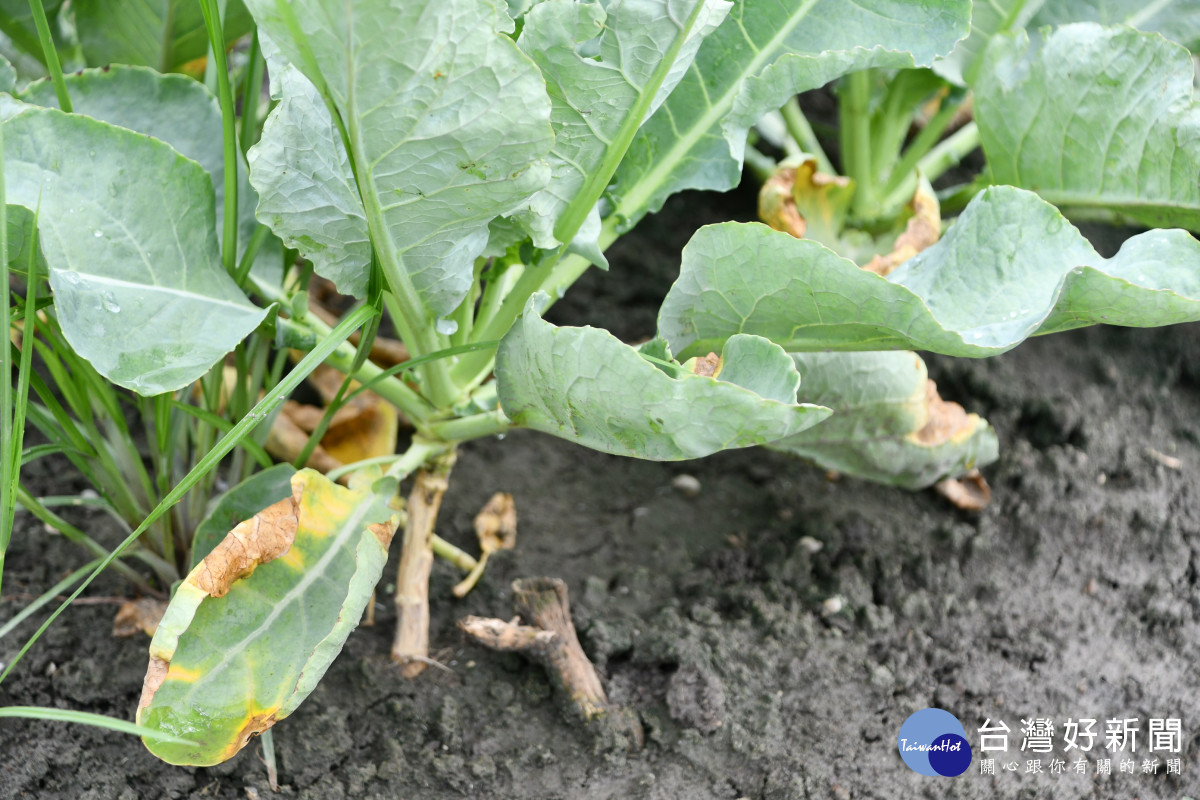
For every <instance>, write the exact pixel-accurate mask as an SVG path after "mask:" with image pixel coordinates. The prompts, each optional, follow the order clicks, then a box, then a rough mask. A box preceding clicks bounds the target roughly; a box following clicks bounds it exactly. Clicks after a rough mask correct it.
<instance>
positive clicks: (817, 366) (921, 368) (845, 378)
mask: <svg viewBox="0 0 1200 800" xmlns="http://www.w3.org/2000/svg"><path fill="white" fill-rule="evenodd" d="M792 358H793V359H795V361H796V366H797V368H798V369H799V370H800V373H801V374H802V375H803V376H804V380H803V382H802V383H801V384H800V391H799V395H798V399H799V400H802V401H808V402H816V403H821V404H822V405H826V406H829V407H830V408H832V409H833V410H834V414H833V416H832V417H830V418H829V419H828V420H827V421H825V422H824V423H822V424H821V425H818V426H817V427H815V428H813V429H812V430H809V431H804V432H802V433H800V434H797V435H796V436H792V437H789V438H787V439H784V440H782V441H780V442H775V443H773V444H772V445H770V446H771V447H772V448H773V449H778V450H783V451H785V452H789V453H792V454H794V455H798V456H801V457H803V458H807V459H810V460H812V461H814V462H816V463H817V464H818V465H820V466H821V467H823V468H824V469H827V470H836V471H837V472H839V473H842V474H846V475H855V476H858V477H860V478H866V479H868V480H873V481H877V482H879V483H887V484H892V485H895V486H901V487H904V488H908V489H918V488H922V487H925V486H929V485H931V484H933V483H936V482H937V481H940V480H942V479H944V478H947V477H954V476H957V475H961V474H962V473H964V472H966V471H968V470H971V469H973V468H975V467H978V466H982V465H984V464H988V463H990V462H992V461H994V460H995V458H996V454H997V442H996V434H995V432H994V431H993V430H992V428H991V426H990V425H988V424H987V422H986V421H985V420H983V419H981V418H980V417H979V416H977V415H976V414H969V413H967V412H966V411H965V410H964V409H963V408H962V406H960V405H958V404H957V403H952V402H949V401H946V400H943V399H942V398H941V397H940V396H939V395H938V392H937V387H936V386H935V385H934V383H933V381H931V380H929V379H928V376H927V372H926V369H925V363H924V362H923V361H922V360H921V359H920V357H919V356H917V355H916V354H915V353H906V352H879V353H870V352H867V353H802V354H800V353H793V354H792Z"/></svg>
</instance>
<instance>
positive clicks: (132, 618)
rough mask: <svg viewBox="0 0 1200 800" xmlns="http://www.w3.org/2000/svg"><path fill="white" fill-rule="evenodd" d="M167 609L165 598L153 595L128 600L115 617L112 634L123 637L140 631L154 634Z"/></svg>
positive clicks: (148, 634)
mask: <svg viewBox="0 0 1200 800" xmlns="http://www.w3.org/2000/svg"><path fill="white" fill-rule="evenodd" d="M166 610H167V603H166V601H165V600H155V599H154V598H153V597H141V598H138V599H137V600H127V601H126V602H124V603H122V604H121V607H120V608H118V609H117V615H116V616H115V617H113V628H112V635H113V636H118V637H120V638H123V639H124V638H128V637H130V636H136V635H137V634H138V633H139V632H141V633H144V634H146V635H147V636H153V635H154V632H155V631H156V630H158V623H159V620H161V619H162V616H163V612H165V611H166Z"/></svg>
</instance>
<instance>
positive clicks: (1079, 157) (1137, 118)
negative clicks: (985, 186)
mask: <svg viewBox="0 0 1200 800" xmlns="http://www.w3.org/2000/svg"><path fill="white" fill-rule="evenodd" d="M1193 73H1194V70H1193V66H1192V59H1191V56H1190V55H1189V54H1188V52H1187V50H1185V49H1184V48H1183V47H1180V46H1179V45H1177V44H1173V43H1171V42H1168V41H1166V40H1165V39H1163V38H1162V37H1161V36H1157V35H1154V34H1145V33H1139V32H1137V31H1133V30H1130V29H1128V28H1102V27H1100V26H1098V25H1094V24H1091V23H1086V24H1080V25H1068V26H1065V27H1063V28H1059V29H1058V30H1056V31H1055V32H1054V33H1052V34H1051V35H1050V36H1048V37H1047V38H1046V39H1045V40H1044V41H1043V42H1042V44H1041V46H1040V47H1031V46H1030V43H1029V39H1028V37H1027V36H1025V34H1024V33H1019V34H1015V35H1010V36H1002V37H998V38H997V39H995V40H994V41H993V43H992V44H991V46H990V47H989V50H988V54H987V57H986V59H985V61H984V66H983V70H982V71H981V73H980V79H979V81H978V84H977V86H976V90H975V91H976V103H975V114H976V120H977V121H978V123H979V133H980V139H981V141H982V143H983V149H984V153H985V154H986V155H987V161H988V170H989V175H990V178H991V180H992V182H993V183H1007V184H1013V185H1017V186H1022V187H1024V188H1027V189H1032V190H1034V191H1036V192H1037V193H1038V194H1040V195H1041V196H1042V197H1044V198H1046V199H1047V200H1049V201H1050V202H1052V203H1054V204H1056V205H1058V206H1060V207H1063V208H1064V209H1065V210H1068V211H1069V209H1071V208H1077V209H1085V210H1094V209H1108V210H1113V211H1117V212H1120V213H1121V214H1124V215H1126V216H1129V217H1132V218H1133V219H1136V220H1138V221H1140V222H1143V223H1145V224H1146V225H1149V226H1153V227H1164V226H1169V225H1178V226H1182V227H1187V228H1191V229H1193V230H1200V180H1198V179H1197V176H1198V175H1200V107H1197V105H1196V103H1195V102H1194V101H1193V99H1192V81H1193Z"/></svg>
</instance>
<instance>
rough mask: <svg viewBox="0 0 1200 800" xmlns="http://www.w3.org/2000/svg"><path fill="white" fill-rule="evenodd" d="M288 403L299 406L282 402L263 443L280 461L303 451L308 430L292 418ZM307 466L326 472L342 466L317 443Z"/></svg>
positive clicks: (289, 401)
mask: <svg viewBox="0 0 1200 800" xmlns="http://www.w3.org/2000/svg"><path fill="white" fill-rule="evenodd" d="M289 404H290V405H292V406H297V407H299V406H300V404H299V403H296V402H294V401H292V400H288V401H287V402H286V403H284V410H283V412H282V413H280V414H278V415H277V416H276V417H275V421H274V422H273V423H272V424H271V430H270V432H269V433H268V434H267V441H266V443H265V444H264V447H265V448H266V450H267V452H268V453H270V454H271V455H273V456H275V458H278V459H279V460H280V461H295V460H296V458H297V457H298V456H299V455H300V453H301V452H303V450H304V446H305V445H306V444H308V432H307V431H305V430H304V429H303V428H301V427H300V426H299V425H297V424H296V423H295V421H294V420H293V419H292V416H291V414H289V413H288V408H289ZM308 466H310V467H312V468H313V469H315V470H317V471H318V472H325V473H328V472H331V471H332V470H335V469H337V468H338V467H340V466H342V462H341V461H338V460H337V459H336V458H334V457H333V456H331V455H329V453H328V452H327V451H326V450H325V448H323V447H321V446H320V445H317V447H316V449H315V450H313V453H312V455H311V456H310V457H309V459H308Z"/></svg>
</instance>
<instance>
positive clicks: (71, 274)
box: [4, 101, 265, 395]
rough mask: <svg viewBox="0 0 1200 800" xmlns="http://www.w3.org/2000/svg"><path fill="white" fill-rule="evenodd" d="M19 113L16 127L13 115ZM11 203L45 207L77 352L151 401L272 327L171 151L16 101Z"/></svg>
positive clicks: (190, 174)
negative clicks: (240, 283)
mask: <svg viewBox="0 0 1200 800" xmlns="http://www.w3.org/2000/svg"><path fill="white" fill-rule="evenodd" d="M13 114H16V116H12V115H13ZM5 117H6V120H5V122H4V158H5V173H6V174H5V178H6V182H7V192H8V194H7V196H8V201H9V202H10V203H12V204H15V205H21V206H24V207H26V208H29V209H31V210H36V209H38V208H39V206H40V212H39V220H38V225H39V230H40V234H41V235H40V243H41V247H42V252H43V253H44V254H45V257H46V262H47V264H48V265H49V267H50V286H51V288H52V289H53V290H54V302H55V308H56V311H57V316H58V319H59V323H60V324H61V325H62V329H63V333H64V334H65V335H66V337H67V340H68V341H69V342H70V343H71V346H72V347H74V348H75V350H76V352H78V353H79V355H81V356H83V357H84V358H86V359H87V360H88V361H90V362H91V363H92V365H93V366H94V367H95V368H96V369H97V371H99V372H100V374H101V375H104V376H105V377H106V378H108V379H109V380H111V381H113V382H114V383H117V384H120V385H121V386H124V387H126V388H128V389H132V390H133V391H135V392H138V393H139V394H143V395H156V394H161V393H163V392H169V391H174V390H176V389H180V388H182V387H184V386H186V385H187V384H189V383H191V382H192V381H194V380H196V379H197V378H199V377H200V376H201V375H203V374H204V373H205V372H207V371H208V369H209V368H210V367H211V366H212V365H213V364H214V363H215V362H216V361H217V360H218V359H220V358H221V357H222V356H224V355H225V354H226V353H228V352H229V351H230V350H232V349H233V348H234V347H235V346H236V345H237V343H238V342H239V341H241V340H242V338H244V337H245V336H246V335H247V334H249V333H250V331H252V330H254V328H255V327H257V326H258V324H259V322H260V321H261V320H262V318H263V315H264V313H265V312H264V311H263V310H262V309H260V308H257V307H256V306H254V305H253V304H252V303H250V301H249V300H247V299H246V297H245V295H243V294H242V292H241V291H240V290H239V289H238V288H237V286H236V285H235V284H234V282H233V280H232V279H231V278H230V277H229V275H228V274H227V273H226V272H225V271H224V269H222V267H221V263H220V259H219V258H218V255H217V242H216V233H215V230H216V229H215V224H216V223H215V219H214V216H213V189H212V183H211V181H210V180H209V176H208V174H207V173H206V172H205V171H204V170H203V169H202V168H201V167H200V166H199V165H198V164H197V163H196V162H194V161H191V160H189V159H187V158H184V157H183V156H181V155H179V153H177V152H175V151H174V150H173V149H171V148H170V147H169V146H167V145H165V144H163V143H162V142H160V141H158V140H156V139H152V138H149V137H146V136H143V135H140V134H136V133H133V132H131V131H129V130H126V129H124V128H118V127H115V126H112V125H108V124H105V123H103V122H98V121H96V120H94V119H91V118H89V117H84V116H80V115H77V114H63V113H62V112H61V111H57V110H53V109H39V108H36V107H33V106H24V105H21V104H16V103H13V102H12V101H8V102H7V103H6V107H5Z"/></svg>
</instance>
